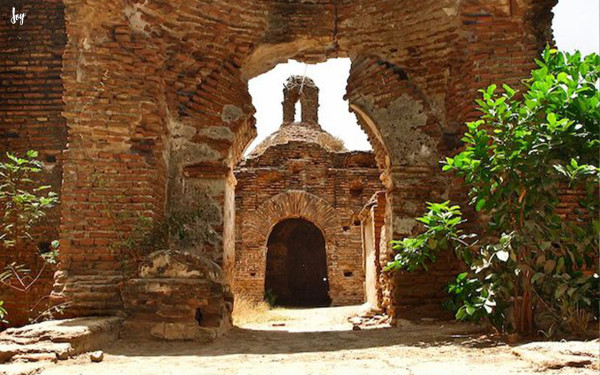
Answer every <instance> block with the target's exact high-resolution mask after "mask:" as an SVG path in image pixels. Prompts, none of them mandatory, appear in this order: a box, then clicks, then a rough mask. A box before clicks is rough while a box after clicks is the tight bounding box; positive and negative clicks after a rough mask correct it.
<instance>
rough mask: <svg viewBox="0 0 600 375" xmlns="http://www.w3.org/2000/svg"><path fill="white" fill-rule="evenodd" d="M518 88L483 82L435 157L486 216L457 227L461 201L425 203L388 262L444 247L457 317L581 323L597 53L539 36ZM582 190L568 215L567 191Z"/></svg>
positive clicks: (598, 98) (593, 303)
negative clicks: (453, 268)
mask: <svg viewBox="0 0 600 375" xmlns="http://www.w3.org/2000/svg"><path fill="white" fill-rule="evenodd" d="M537 64H538V68H537V69H536V70H534V71H532V73H531V77H530V78H529V79H527V80H525V81H524V86H525V91H524V92H523V94H522V95H521V94H520V93H518V92H517V91H516V90H514V89H512V88H511V87H509V86H507V85H503V90H501V91H499V90H497V87H496V85H491V86H489V87H488V88H487V89H486V90H481V93H482V98H481V99H480V100H478V102H477V103H478V104H479V107H480V110H481V112H482V113H483V115H482V116H481V118H480V119H479V120H477V121H474V122H470V123H468V124H467V128H468V129H467V132H466V133H465V135H464V137H463V139H462V140H463V142H464V144H465V148H464V151H462V152H461V153H459V154H458V155H456V156H455V157H453V158H446V160H445V161H444V162H443V165H444V166H443V169H444V171H449V172H453V173H456V174H457V175H458V176H461V177H463V178H464V182H465V184H466V185H467V186H468V188H469V189H470V190H469V197H470V204H471V205H472V206H473V207H474V208H475V210H476V211H479V212H480V213H481V214H482V215H481V217H480V219H481V221H482V222H484V223H485V224H487V231H486V233H485V234H484V235H483V236H477V235H475V234H469V233H465V232H464V229H463V228H464V222H465V220H464V219H463V218H462V215H461V211H460V208H459V207H458V206H453V205H450V204H449V203H448V202H445V203H440V204H429V205H428V212H427V213H426V215H425V216H423V217H420V218H418V219H417V220H418V221H420V222H422V223H423V224H424V225H425V229H426V230H425V232H424V233H422V234H420V235H418V236H416V237H414V238H405V239H403V240H400V241H394V242H393V246H394V249H395V250H396V251H397V255H396V258H395V260H394V261H393V262H391V263H390V264H389V265H388V267H387V269H388V270H409V271H414V270H418V269H427V264H428V263H430V262H434V261H435V260H436V258H437V256H438V253H439V252H440V251H443V250H445V249H453V250H454V251H455V253H456V255H457V256H458V257H459V258H461V259H462V260H464V261H465V263H466V264H467V266H468V268H469V270H468V271H467V272H465V273H461V274H460V275H458V276H457V277H456V280H455V281H454V282H452V283H451V284H450V285H449V286H448V292H449V293H450V294H451V296H452V298H451V301H450V303H449V305H450V306H451V307H452V308H454V309H455V312H456V318H457V319H460V320H479V319H481V318H488V319H490V321H491V322H492V323H493V324H494V325H495V326H496V327H497V328H499V329H501V330H515V331H517V332H524V333H533V332H535V330H536V329H539V330H541V331H543V332H544V333H545V334H546V335H552V334H554V333H555V332H557V331H561V332H562V333H571V334H573V333H574V334H583V335H585V334H586V333H587V332H588V330H589V326H590V324H591V323H596V324H597V322H598V317H599V311H598V308H599V302H600V299H599V291H598V264H597V261H598V258H597V257H598V238H599V237H598V236H599V228H600V225H599V222H598V203H599V202H598V182H599V181H600V178H599V176H600V174H599V168H598V155H599V144H600V141H599V136H600V134H599V131H598V129H599V126H600V112H599V111H598V108H599V103H600V95H599V92H598V79H599V77H600V72H599V64H600V58H599V57H598V55H596V54H592V55H589V56H586V57H582V56H581V55H580V54H579V53H574V54H568V53H562V52H559V51H556V50H552V49H549V48H547V49H546V50H545V51H544V52H543V55H542V58H541V60H540V61H537ZM567 191H568V192H570V195H571V196H573V195H574V194H575V195H576V196H578V197H579V202H578V203H579V206H578V208H577V210H578V211H579V212H575V214H576V216H577V219H570V218H569V217H567V216H566V214H565V212H563V211H561V210H559V205H560V203H561V197H562V196H563V195H564V194H565V192H567Z"/></svg>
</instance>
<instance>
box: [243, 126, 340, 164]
mask: <svg viewBox="0 0 600 375" xmlns="http://www.w3.org/2000/svg"><path fill="white" fill-rule="evenodd" d="M289 142H304V143H316V144H318V145H319V146H321V147H323V148H324V149H325V150H327V151H329V152H345V151H347V150H346V147H345V146H344V142H343V141H342V140H341V139H339V138H336V137H334V136H333V135H331V134H329V133H327V132H326V131H324V130H323V129H321V127H320V126H318V125H317V126H316V127H315V126H314V125H312V124H307V123H304V122H295V123H290V124H283V125H282V126H281V127H280V128H279V130H277V131H276V132H275V133H273V134H271V135H269V136H268V137H267V138H265V140H264V141H262V142H261V143H259V144H258V146H256V148H255V149H254V150H252V152H251V153H250V155H248V158H255V157H258V156H260V155H262V154H263V153H264V152H265V151H266V150H267V149H268V148H269V147H272V146H277V145H282V144H286V143H289Z"/></svg>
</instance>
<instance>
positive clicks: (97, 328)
mask: <svg viewBox="0 0 600 375" xmlns="http://www.w3.org/2000/svg"><path fill="white" fill-rule="evenodd" d="M122 322H123V321H122V319H121V318H118V317H86V318H75V319H64V320H50V321H47V322H42V323H36V324H30V325H26V326H23V327H19V328H9V329H7V330H6V331H4V332H2V333H0V363H4V362H7V361H10V360H16V359H19V360H23V361H39V360H46V359H48V358H60V359H66V358H68V357H69V356H73V355H76V354H80V353H84V352H88V351H92V350H98V349H101V348H102V347H103V346H104V345H106V344H108V343H110V342H111V341H114V340H116V339H117V338H118V336H119V331H120V329H121V325H122Z"/></svg>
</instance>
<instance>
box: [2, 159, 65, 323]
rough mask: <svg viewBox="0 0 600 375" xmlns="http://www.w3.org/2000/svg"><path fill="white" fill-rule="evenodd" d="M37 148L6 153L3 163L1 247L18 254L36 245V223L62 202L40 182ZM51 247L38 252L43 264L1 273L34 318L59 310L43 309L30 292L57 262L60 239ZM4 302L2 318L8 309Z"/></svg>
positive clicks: (15, 266) (10, 265)
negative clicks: (33, 231) (34, 237)
mask: <svg viewBox="0 0 600 375" xmlns="http://www.w3.org/2000/svg"><path fill="white" fill-rule="evenodd" d="M37 157H38V153H37V152H36V151H31V150H30V151H28V152H27V153H26V154H25V155H23V156H18V155H15V154H12V153H7V154H6V161H4V162H0V212H1V213H2V221H1V222H0V241H1V246H2V247H3V248H4V249H5V250H8V251H12V252H14V253H23V252H26V251H28V249H30V248H31V247H32V246H31V245H32V241H33V235H32V228H33V226H34V225H35V224H36V223H38V222H40V221H41V220H42V219H43V218H44V217H45V216H46V214H47V212H48V210H50V209H51V208H52V207H54V206H55V205H56V204H57V203H58V197H57V195H56V193H54V192H53V191H51V190H50V186H48V185H40V184H39V182H37V181H36V178H37V176H38V175H39V173H41V172H42V169H43V163H42V162H41V161H39V160H37ZM48 243H49V244H50V246H49V247H48V248H38V249H37V251H38V255H39V256H40V257H41V258H42V259H43V262H42V265H41V267H39V268H38V269H33V268H34V265H33V264H31V265H25V264H18V263H16V262H10V263H8V264H7V265H6V266H5V267H4V269H3V270H2V272H0V283H2V285H3V286H4V287H5V288H10V289H12V290H14V291H16V292H17V293H19V294H22V296H23V301H24V304H25V307H26V309H27V313H28V314H29V317H28V318H29V319H30V320H36V319H39V318H40V317H43V316H46V315H51V314H52V312H55V311H56V309H54V308H51V309H50V310H46V309H44V308H42V307H41V306H42V302H43V301H42V300H38V301H32V300H31V298H30V292H31V290H32V288H33V287H34V286H35V285H36V284H37V282H38V281H39V279H40V277H41V276H42V274H43V272H44V270H45V268H46V266H47V265H48V264H54V263H56V258H57V256H58V247H59V244H58V241H51V242H48ZM2 305H3V304H2V303H0V320H3V319H4V316H6V314H7V312H6V310H5V309H4V308H3V307H2Z"/></svg>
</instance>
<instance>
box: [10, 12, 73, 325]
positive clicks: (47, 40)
mask: <svg viewBox="0 0 600 375" xmlns="http://www.w3.org/2000/svg"><path fill="white" fill-rule="evenodd" d="M38 5H39V2H38V1H19V2H18V4H17V3H14V2H8V1H0V8H1V9H2V12H3V13H2V14H3V16H2V17H1V18H0V36H1V37H0V160H2V161H4V160H5V155H4V153H5V152H6V151H11V152H14V153H21V154H22V153H24V152H26V151H27V150H37V151H39V159H40V160H42V161H43V162H44V163H45V164H46V168H45V169H44V171H43V172H42V173H41V174H40V175H39V176H41V178H42V181H41V183H42V184H48V185H50V186H51V187H52V190H53V191H55V192H57V193H59V192H60V189H61V182H62V174H63V173H62V165H63V157H62V150H63V149H64V148H65V144H66V131H67V128H66V121H65V118H64V117H62V116H61V111H62V110H63V101H62V96H63V83H62V80H61V71H62V54H63V50H64V46H65V43H66V38H67V36H66V33H65V19H64V5H63V4H62V2H59V1H53V2H48V3H47V4H45V5H44V9H38ZM13 6H15V7H16V8H17V11H18V12H26V13H27V16H26V20H27V22H24V24H23V25H19V24H18V23H17V24H16V25H13V24H12V23H11V22H10V16H9V15H10V14H12V7H13ZM59 223H60V216H59V208H58V207H57V208H54V209H52V210H51V211H50V212H49V214H48V215H47V216H46V217H45V218H44V220H43V221H42V222H40V223H39V224H38V225H36V226H35V228H33V233H34V237H35V238H34V241H32V242H31V243H30V244H29V245H28V246H27V247H26V248H24V249H18V250H13V249H11V250H7V249H4V248H2V246H1V245H0V269H3V268H4V265H5V264H7V263H10V262H14V261H17V262H19V263H22V264H26V265H27V266H28V267H30V268H31V269H32V270H33V271H34V272H37V270H39V269H40V267H41V266H42V262H41V259H40V258H39V257H38V256H37V255H36V253H37V248H38V246H39V245H40V243H42V245H43V243H46V244H47V243H49V242H51V241H53V240H56V239H58V226H59ZM53 272H54V270H53V269H52V267H48V268H47V270H46V272H44V274H43V275H42V278H41V279H40V281H39V282H37V283H36V284H35V286H34V287H33V289H32V290H31V291H30V292H29V300H30V302H31V304H30V306H33V305H35V304H36V302H37V301H38V300H39V299H40V298H43V297H44V296H47V295H48V293H49V291H50V288H51V285H52V274H53ZM2 299H4V300H5V301H6V305H5V307H6V308H7V309H8V311H9V316H8V317H7V319H9V320H10V323H11V324H16V325H19V324H23V323H26V322H27V312H26V303H25V297H24V294H23V293H20V292H14V291H11V290H8V289H6V288H4V287H2V288H0V300H2ZM43 306H45V303H44V301H42V303H41V304H40V305H39V307H43Z"/></svg>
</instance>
